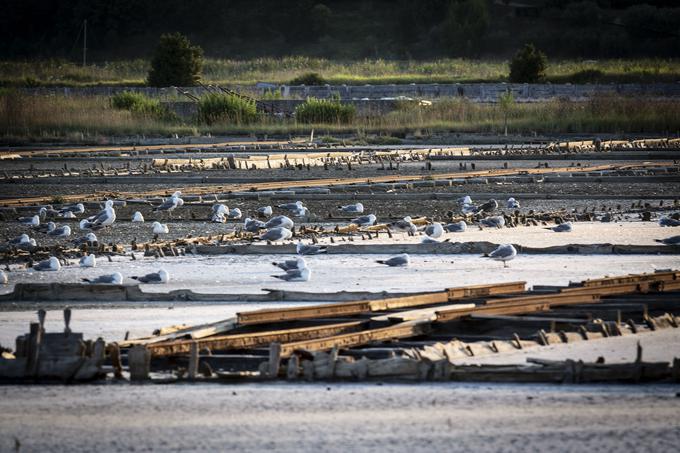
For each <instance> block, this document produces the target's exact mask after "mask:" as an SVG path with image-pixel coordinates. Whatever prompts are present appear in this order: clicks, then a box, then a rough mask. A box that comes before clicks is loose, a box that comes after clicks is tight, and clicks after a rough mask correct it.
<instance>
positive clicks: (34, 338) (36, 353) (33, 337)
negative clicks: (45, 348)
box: [26, 322, 42, 377]
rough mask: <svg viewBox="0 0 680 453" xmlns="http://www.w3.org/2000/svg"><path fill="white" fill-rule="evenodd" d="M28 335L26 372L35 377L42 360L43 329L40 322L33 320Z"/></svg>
mask: <svg viewBox="0 0 680 453" xmlns="http://www.w3.org/2000/svg"><path fill="white" fill-rule="evenodd" d="M29 332H30V333H29V336H28V360H27V361H26V366H27V369H26V374H27V375H28V376H33V377H35V376H36V375H37V374H38V365H39V361H40V344H41V342H42V331H41V329H40V324H39V323H37V322H32V323H31V325H30V330H29Z"/></svg>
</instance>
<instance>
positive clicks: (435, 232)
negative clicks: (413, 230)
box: [425, 222, 444, 239]
mask: <svg viewBox="0 0 680 453" xmlns="http://www.w3.org/2000/svg"><path fill="white" fill-rule="evenodd" d="M425 234H427V235H428V236H429V237H431V238H435V239H436V238H440V237H442V235H443V234H444V227H442V224H441V223H439V222H434V223H433V224H432V225H428V226H426V227H425Z"/></svg>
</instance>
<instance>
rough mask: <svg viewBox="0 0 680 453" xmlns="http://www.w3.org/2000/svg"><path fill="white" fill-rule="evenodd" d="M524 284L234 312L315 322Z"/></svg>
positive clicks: (250, 320) (246, 320) (249, 319)
mask: <svg viewBox="0 0 680 453" xmlns="http://www.w3.org/2000/svg"><path fill="white" fill-rule="evenodd" d="M524 287H525V282H510V283H500V284H490V285H474V286H465V287H459V288H449V289H447V290H446V291H439V292H433V293H420V294H414V295H411V296H404V297H394V298H388V299H379V300H373V301H356V302H344V303H339V304H325V305H314V306H307V307H291V308H283V309H281V308H274V309H264V310H258V311H251V312H243V313H237V314H236V317H237V320H238V323H239V324H243V325H249V324H263V323H270V322H281V321H291V320H299V319H316V318H326V317H337V316H352V315H359V314H362V313H370V312H373V311H386V310H396V309H400V308H410V307H418V306H423V305H432V304H437V303H445V302H449V301H452V300H460V299H464V298H466V297H478V296H479V295H482V294H483V295H493V294H511V293H515V292H519V291H522V290H523V289H524Z"/></svg>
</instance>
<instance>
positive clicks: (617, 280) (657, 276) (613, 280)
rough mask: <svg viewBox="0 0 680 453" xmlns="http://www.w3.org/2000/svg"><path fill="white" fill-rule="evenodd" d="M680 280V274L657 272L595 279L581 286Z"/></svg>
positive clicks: (582, 283)
mask: <svg viewBox="0 0 680 453" xmlns="http://www.w3.org/2000/svg"><path fill="white" fill-rule="evenodd" d="M678 279H680V272H678V271H670V272H656V273H652V274H632V275H626V276H617V277H605V278H595V279H589V280H584V281H582V282H581V286H584V287H599V286H606V285H616V284H622V283H633V282H643V281H652V280H653V281H669V280H678Z"/></svg>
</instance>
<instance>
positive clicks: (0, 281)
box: [0, 271, 9, 285]
mask: <svg viewBox="0 0 680 453" xmlns="http://www.w3.org/2000/svg"><path fill="white" fill-rule="evenodd" d="M8 281H9V279H8V278H7V274H5V272H4V271H0V285H6V284H7V282H8Z"/></svg>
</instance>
